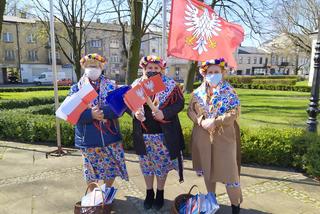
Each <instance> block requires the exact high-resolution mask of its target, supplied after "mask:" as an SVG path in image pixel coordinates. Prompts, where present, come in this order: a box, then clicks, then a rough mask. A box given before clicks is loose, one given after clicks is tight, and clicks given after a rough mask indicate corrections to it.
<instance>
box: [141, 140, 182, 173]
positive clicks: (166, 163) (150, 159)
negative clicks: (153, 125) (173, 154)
mask: <svg viewBox="0 0 320 214" xmlns="http://www.w3.org/2000/svg"><path fill="white" fill-rule="evenodd" d="M143 138H144V143H145V145H146V152H147V154H146V155H139V161H140V168H141V171H142V174H143V175H144V176H152V175H156V176H157V177H160V178H161V177H165V176H166V175H167V174H168V173H169V171H171V170H173V169H174V170H177V171H178V169H179V167H178V159H174V160H171V159H170V155H169V151H168V149H167V147H166V146H165V145H164V144H163V139H164V135H163V134H144V135H143Z"/></svg>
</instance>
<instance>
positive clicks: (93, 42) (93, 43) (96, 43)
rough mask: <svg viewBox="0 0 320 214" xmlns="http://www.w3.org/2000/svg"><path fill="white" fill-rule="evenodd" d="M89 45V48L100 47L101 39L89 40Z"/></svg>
mask: <svg viewBox="0 0 320 214" xmlns="http://www.w3.org/2000/svg"><path fill="white" fill-rule="evenodd" d="M89 46H90V47H91V48H101V47H102V41H101V40H91V41H89Z"/></svg>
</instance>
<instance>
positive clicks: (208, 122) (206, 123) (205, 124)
mask: <svg viewBox="0 0 320 214" xmlns="http://www.w3.org/2000/svg"><path fill="white" fill-rule="evenodd" d="M201 127H202V128H204V129H205V130H207V131H209V132H211V131H213V130H214V129H215V125H214V119H211V118H210V119H204V120H202V121H201Z"/></svg>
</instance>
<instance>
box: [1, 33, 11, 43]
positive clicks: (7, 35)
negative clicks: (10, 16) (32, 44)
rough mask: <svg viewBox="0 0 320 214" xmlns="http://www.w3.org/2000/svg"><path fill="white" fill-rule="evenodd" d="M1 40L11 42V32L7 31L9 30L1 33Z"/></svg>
mask: <svg viewBox="0 0 320 214" xmlns="http://www.w3.org/2000/svg"><path fill="white" fill-rule="evenodd" d="M3 41H4V42H13V35H12V33H9V32H6V33H3Z"/></svg>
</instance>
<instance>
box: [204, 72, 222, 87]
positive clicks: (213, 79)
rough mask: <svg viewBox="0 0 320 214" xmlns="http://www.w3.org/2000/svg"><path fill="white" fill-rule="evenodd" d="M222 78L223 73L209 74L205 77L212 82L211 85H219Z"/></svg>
mask: <svg viewBox="0 0 320 214" xmlns="http://www.w3.org/2000/svg"><path fill="white" fill-rule="evenodd" d="M221 79H222V74H208V75H207V76H206V77H205V80H206V81H207V82H208V83H209V84H210V85H218V84H219V82H220V81H221Z"/></svg>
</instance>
